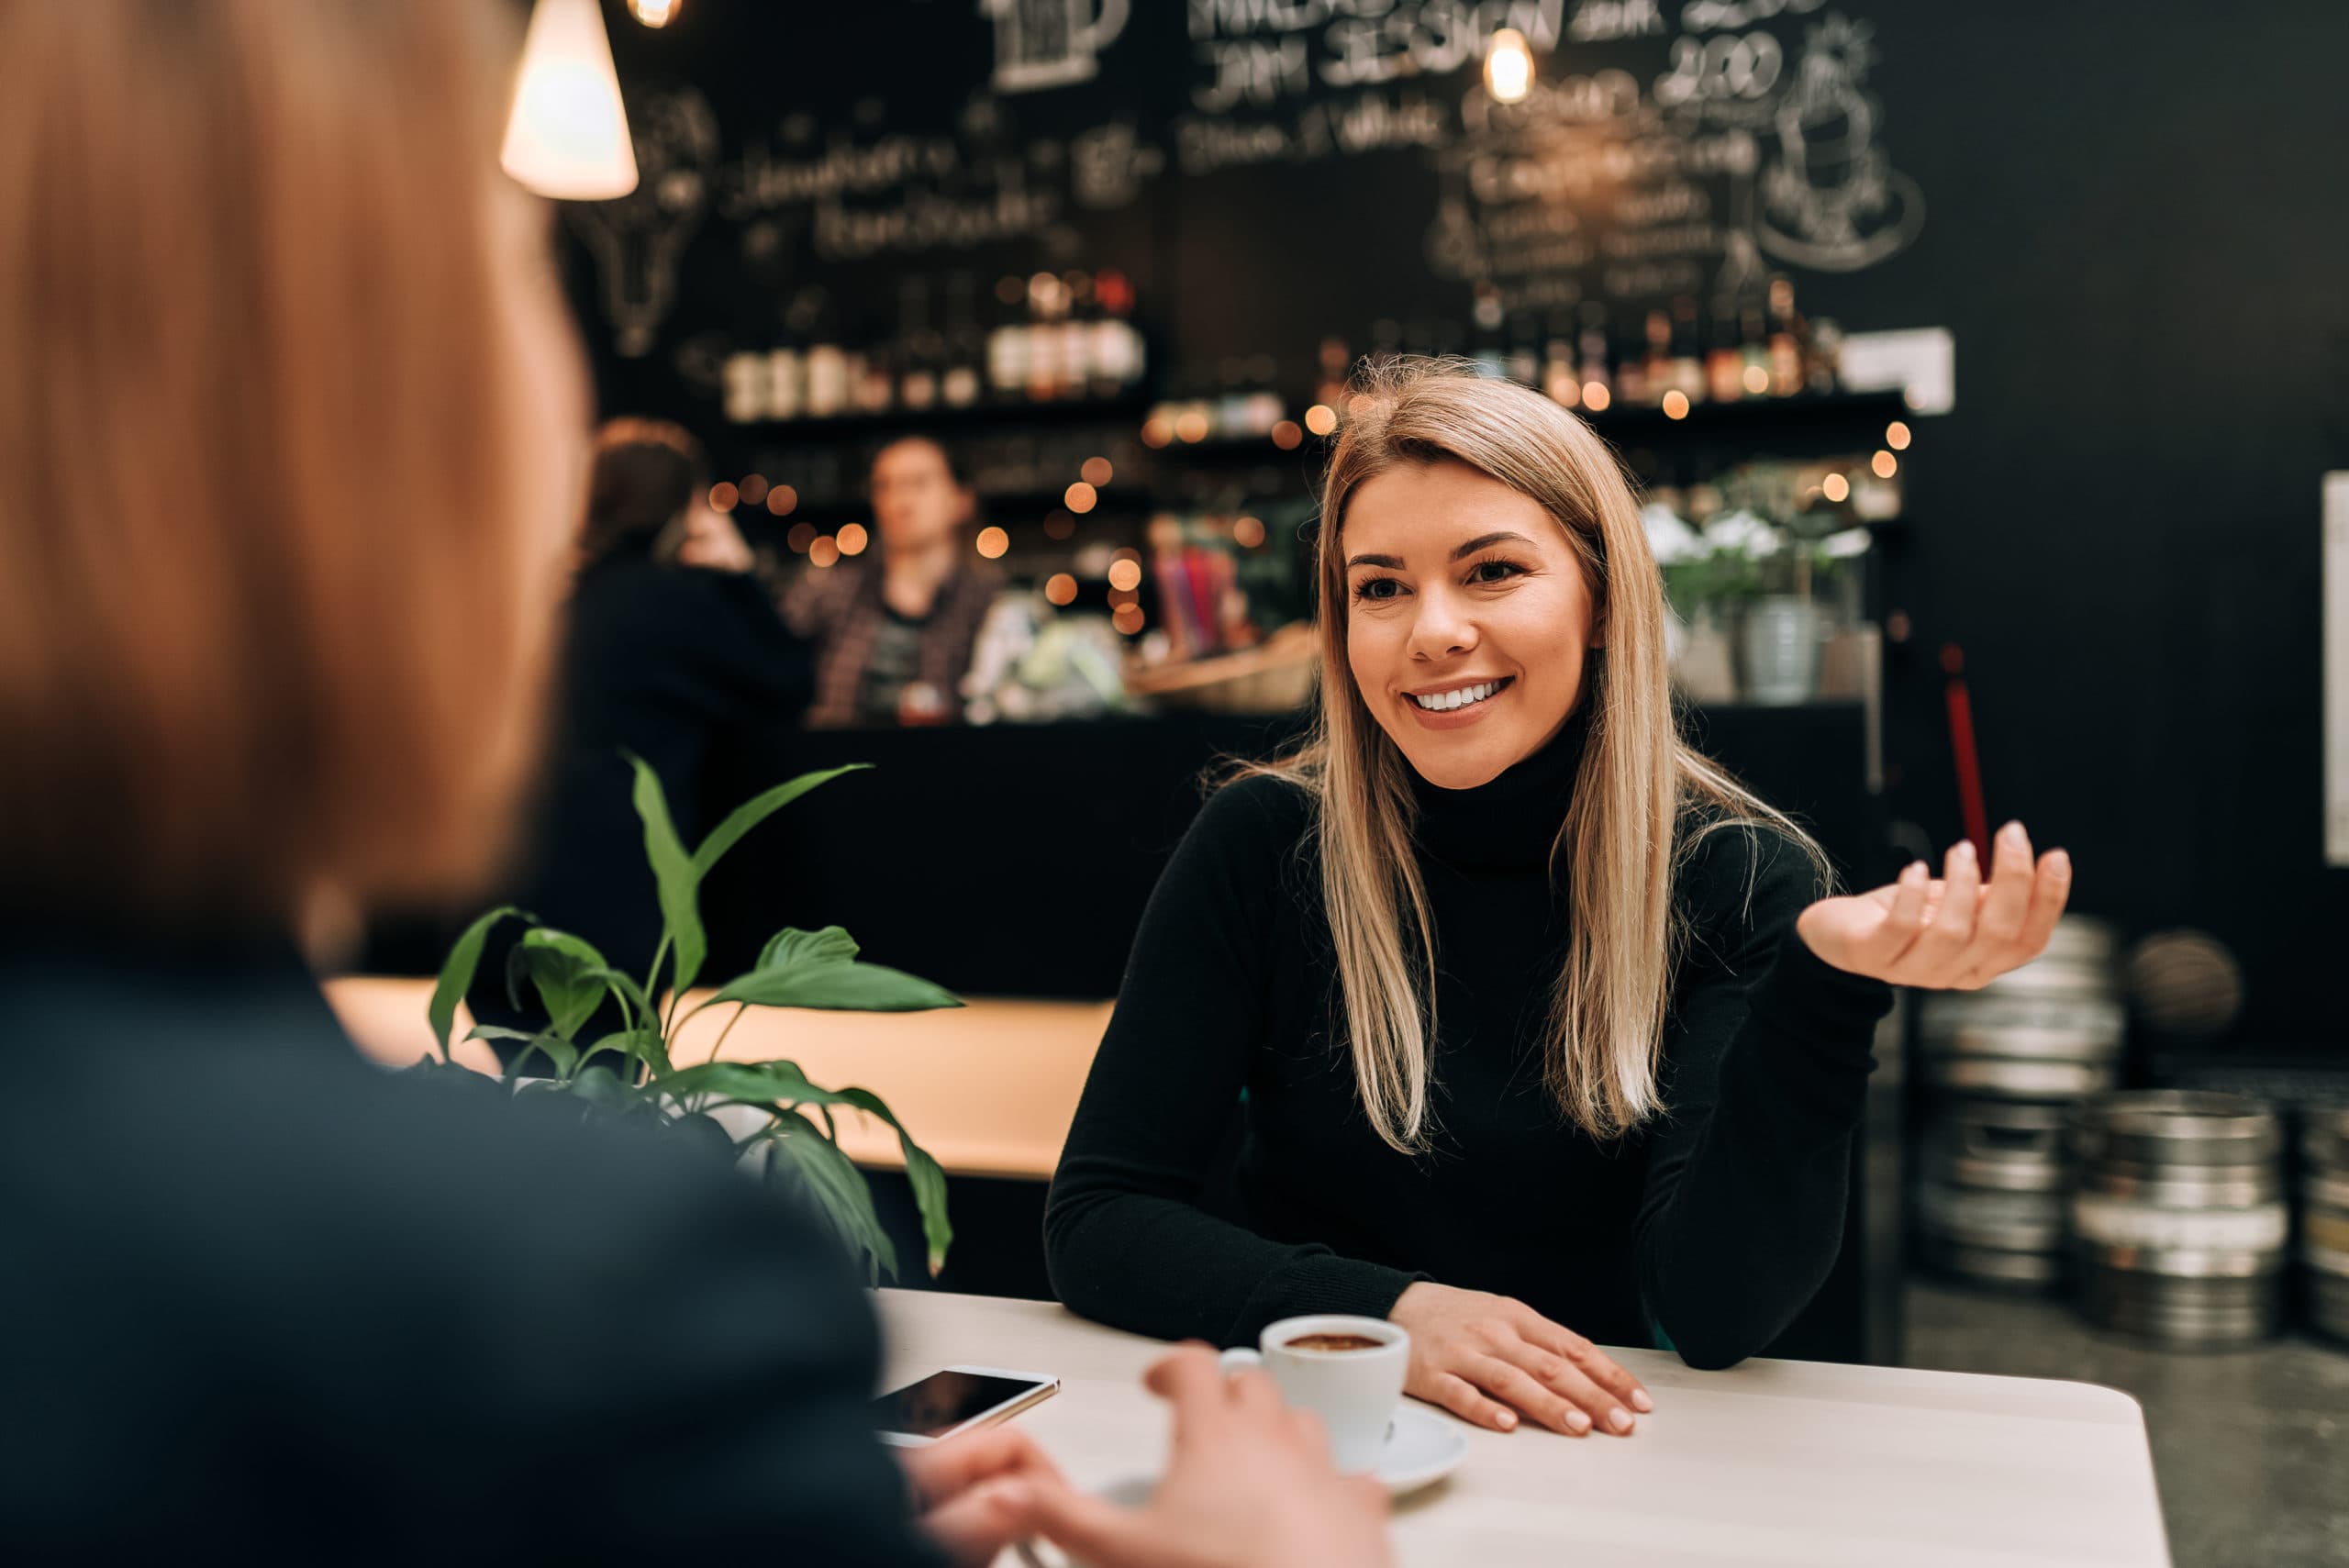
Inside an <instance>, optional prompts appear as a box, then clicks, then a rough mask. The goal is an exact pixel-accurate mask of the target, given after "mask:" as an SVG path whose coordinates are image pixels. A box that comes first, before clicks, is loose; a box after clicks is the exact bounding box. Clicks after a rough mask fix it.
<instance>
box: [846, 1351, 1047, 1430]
mask: <svg viewBox="0 0 2349 1568" xmlns="http://www.w3.org/2000/svg"><path fill="white" fill-rule="evenodd" d="M1060 1385H1061V1380H1060V1379H1059V1378H1057V1377H1054V1376H1052V1374H1051V1373H1041V1372H1013V1371H1010V1370H1008V1369H1007V1368H1004V1367H999V1366H950V1367H946V1368H944V1369H942V1370H941V1371H938V1372H933V1373H930V1375H929V1376H928V1377H925V1378H923V1379H921V1380H920V1381H919V1382H918V1383H908V1384H907V1385H905V1386H904V1387H903V1388H893V1389H891V1390H890V1391H889V1392H888V1393H886V1394H884V1395H882V1396H880V1397H879V1398H877V1399H875V1400H874V1401H873V1425H874V1429H876V1430H877V1431H879V1433H880V1434H881V1440H882V1441H883V1442H885V1443H894V1444H896V1445H897V1446H898V1447H900V1448H920V1447H923V1446H925V1445H927V1444H930V1443H934V1442H941V1441H943V1440H946V1439H948V1438H951V1437H952V1436H953V1435H954V1434H955V1433H957V1432H967V1431H969V1430H971V1429H973V1428H975V1427H990V1426H993V1425H994V1424H995V1423H996V1422H997V1421H1004V1420H1008V1419H1010V1418H1012V1417H1014V1416H1016V1415H1018V1414H1019V1412H1020V1411H1022V1410H1025V1409H1026V1408H1028V1407H1030V1405H1033V1404H1036V1403H1037V1402H1039V1401H1040V1400H1044V1399H1049V1398H1051V1397H1052V1395H1053V1393H1054V1392H1056V1391H1057V1390H1058V1389H1059V1387H1060Z"/></svg>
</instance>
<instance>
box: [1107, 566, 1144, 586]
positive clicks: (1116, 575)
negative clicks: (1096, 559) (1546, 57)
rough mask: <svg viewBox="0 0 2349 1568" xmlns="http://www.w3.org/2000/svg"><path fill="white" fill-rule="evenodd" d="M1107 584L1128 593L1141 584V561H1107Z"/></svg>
mask: <svg viewBox="0 0 2349 1568" xmlns="http://www.w3.org/2000/svg"><path fill="white" fill-rule="evenodd" d="M1109 586H1111V587H1112V588H1117V589H1120V590H1123V591H1125V592H1128V593H1130V592H1132V591H1133V590H1134V589H1136V588H1138V587H1140V586H1141V562H1138V561H1113V562H1110V563H1109Z"/></svg>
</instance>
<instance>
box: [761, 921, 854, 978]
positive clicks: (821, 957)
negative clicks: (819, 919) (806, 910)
mask: <svg viewBox="0 0 2349 1568" xmlns="http://www.w3.org/2000/svg"><path fill="white" fill-rule="evenodd" d="M857 951H858V949H857V945H856V939H855V938H854V937H852V936H850V935H849V934H848V933H847V932H846V931H844V930H842V929H841V928H840V927H838V926H826V927H825V928H824V929H822V930H820V931H800V930H794V929H792V928H791V927H789V926H785V928H784V929H781V930H780V931H777V932H776V933H775V934H774V936H772V937H770V938H768V939H767V945H766V947H765V948H764V949H763V950H762V951H760V953H759V967H760V968H761V969H787V968H789V967H790V966H791V965H792V964H795V963H847V962H850V961H852V960H853V959H854V958H855V957H856V955H857Z"/></svg>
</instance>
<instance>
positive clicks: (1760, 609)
mask: <svg viewBox="0 0 2349 1568" xmlns="http://www.w3.org/2000/svg"><path fill="white" fill-rule="evenodd" d="M1825 624H1826V617H1824V616H1823V615H1821V614H1820V608H1819V606H1817V605H1815V604H1813V603H1812V602H1811V601H1810V600H1809V599H1805V598H1798V597H1797V596H1795V595H1791V594H1773V595H1765V596H1763V597H1761V598H1758V599H1755V600H1753V602H1751V603H1750V604H1748V605H1747V606H1745V624H1744V627H1743V628H1742V632H1743V636H1742V639H1741V640H1742V645H1743V651H1744V654H1745V696H1746V700H1747V701H1749V702H1756V703H1765V704H1770V705H1774V706H1787V705H1790V704H1793V703H1802V702H1809V700H1810V699H1811V698H1812V696H1813V695H1816V694H1817V692H1818V690H1819V643H1820V632H1821V629H1822V628H1823V627H1824V626H1825Z"/></svg>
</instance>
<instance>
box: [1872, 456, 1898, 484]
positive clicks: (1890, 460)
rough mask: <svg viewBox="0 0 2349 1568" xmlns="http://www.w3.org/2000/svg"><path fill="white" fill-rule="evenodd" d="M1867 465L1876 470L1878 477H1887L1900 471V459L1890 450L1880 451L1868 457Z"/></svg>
mask: <svg viewBox="0 0 2349 1568" xmlns="http://www.w3.org/2000/svg"><path fill="white" fill-rule="evenodd" d="M1868 467H1870V468H1871V469H1874V470H1875V471H1876V477H1877V478H1878V479H1889V478H1891V477H1892V476H1893V475H1894V474H1896V473H1899V472H1900V460H1899V459H1898V458H1897V457H1894V456H1893V455H1892V454H1891V453H1890V452H1887V451H1880V452H1878V453H1876V456H1874V457H1872V458H1870V459H1868Z"/></svg>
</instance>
